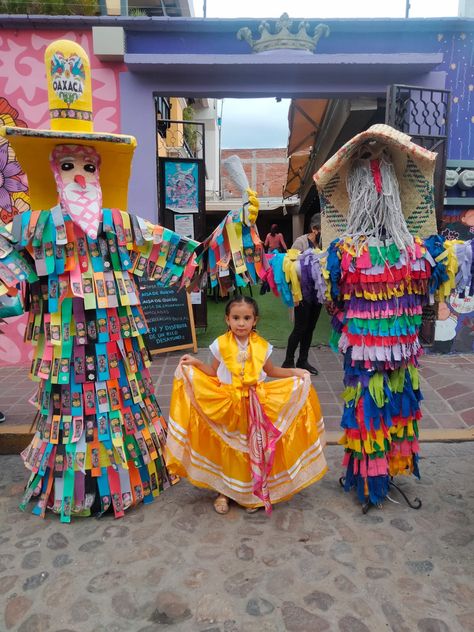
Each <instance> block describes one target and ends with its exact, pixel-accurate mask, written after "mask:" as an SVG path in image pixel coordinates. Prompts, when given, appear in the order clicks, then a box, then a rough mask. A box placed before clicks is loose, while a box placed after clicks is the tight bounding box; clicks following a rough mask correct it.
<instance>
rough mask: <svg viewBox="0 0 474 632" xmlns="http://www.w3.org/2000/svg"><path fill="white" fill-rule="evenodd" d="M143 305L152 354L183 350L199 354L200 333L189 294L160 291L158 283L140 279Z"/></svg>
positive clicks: (147, 339) (161, 289) (176, 290)
mask: <svg viewBox="0 0 474 632" xmlns="http://www.w3.org/2000/svg"><path fill="white" fill-rule="evenodd" d="M139 290H140V301H141V306H142V308H143V311H144V313H145V316H146V319H147V321H148V329H149V333H148V334H147V335H145V336H144V338H145V343H146V345H147V347H148V349H149V351H150V353H152V354H155V353H165V352H166V351H177V350H180V349H193V350H194V351H197V341H196V331H195V328H194V319H193V312H192V308H191V301H190V299H189V295H188V293H187V292H186V291H185V290H184V289H183V290H178V289H177V288H174V287H170V288H164V287H160V286H159V285H158V284H157V282H156V281H150V280H149V279H140V282H139Z"/></svg>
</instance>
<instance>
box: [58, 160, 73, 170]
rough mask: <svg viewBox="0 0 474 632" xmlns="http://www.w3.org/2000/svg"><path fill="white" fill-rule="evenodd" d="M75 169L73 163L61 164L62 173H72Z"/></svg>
mask: <svg viewBox="0 0 474 632" xmlns="http://www.w3.org/2000/svg"><path fill="white" fill-rule="evenodd" d="M73 169H74V163H73V162H63V163H62V164H61V171H72V170H73Z"/></svg>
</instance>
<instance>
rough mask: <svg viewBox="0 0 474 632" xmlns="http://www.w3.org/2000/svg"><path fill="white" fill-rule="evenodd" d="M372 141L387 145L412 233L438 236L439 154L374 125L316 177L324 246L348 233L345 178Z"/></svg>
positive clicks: (333, 158) (338, 152) (405, 137)
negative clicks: (360, 151) (435, 179)
mask: <svg viewBox="0 0 474 632" xmlns="http://www.w3.org/2000/svg"><path fill="white" fill-rule="evenodd" d="M370 142H378V143H379V144H383V145H385V147H386V149H387V150H388V153H389V154H390V156H391V159H392V162H393V166H394V168H395V172H396V174H397V179H398V184H399V187H400V200H401V203H402V210H403V215H404V216H405V220H406V222H407V226H408V230H409V231H410V233H412V234H414V235H419V236H420V237H427V236H429V235H432V234H433V233H436V232H437V227H436V215H435V206H434V188H433V174H434V168H435V161H436V155H437V154H435V153H433V152H431V151H428V150H427V149H424V148H423V147H420V145H416V144H415V143H412V142H411V139H410V137H409V136H407V135H406V134H403V133H402V132H400V131H398V130H396V129H393V127H390V126H389V125H373V126H372V127H369V129H368V130H366V131H365V132H362V133H361V134H357V136H354V138H352V139H351V140H349V141H348V142H347V143H346V144H345V145H343V146H342V147H341V149H339V151H337V152H336V153H335V154H334V156H332V158H330V159H329V160H328V161H327V162H326V163H325V164H324V165H323V166H322V167H321V168H320V169H319V170H318V171H317V173H316V174H315V175H314V181H315V182H316V186H317V188H318V191H319V198H320V201H321V234H322V238H323V240H324V244H325V245H328V244H329V243H330V242H331V241H332V240H333V239H336V238H337V237H340V236H341V234H342V233H344V231H345V230H346V226H347V216H348V212H349V196H348V194H347V187H346V177H347V174H348V171H349V169H350V167H351V162H352V158H353V157H354V154H355V153H356V152H357V150H358V149H359V148H360V147H361V146H362V145H363V144H364V143H370Z"/></svg>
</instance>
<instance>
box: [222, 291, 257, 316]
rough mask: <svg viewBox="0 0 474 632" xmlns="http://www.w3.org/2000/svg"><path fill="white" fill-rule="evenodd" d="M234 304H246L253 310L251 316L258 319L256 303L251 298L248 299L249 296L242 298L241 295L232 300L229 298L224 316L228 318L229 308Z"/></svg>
mask: <svg viewBox="0 0 474 632" xmlns="http://www.w3.org/2000/svg"><path fill="white" fill-rule="evenodd" d="M235 303H246V304H247V305H250V307H251V308H252V309H253V315H254V316H255V318H257V317H258V303H257V301H255V300H254V299H253V298H250V297H249V296H243V295H242V294H239V295H237V296H234V298H231V299H230V301H228V302H227V305H226V306H225V315H226V316H228V315H229V314H230V310H231V307H232V305H234V304H235Z"/></svg>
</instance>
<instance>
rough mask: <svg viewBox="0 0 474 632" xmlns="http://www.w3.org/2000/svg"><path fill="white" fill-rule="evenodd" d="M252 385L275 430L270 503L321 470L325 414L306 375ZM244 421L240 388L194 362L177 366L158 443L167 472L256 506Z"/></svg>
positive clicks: (294, 490) (313, 478)
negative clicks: (165, 428) (164, 435)
mask: <svg viewBox="0 0 474 632" xmlns="http://www.w3.org/2000/svg"><path fill="white" fill-rule="evenodd" d="M256 390H257V396H258V399H259V401H260V404H261V406H262V408H263V410H264V411H265V413H266V415H267V417H268V418H269V419H270V421H271V422H272V423H273V424H274V426H275V427H276V428H277V429H278V430H279V431H280V432H281V433H282V434H281V436H280V438H279V439H278V441H277V444H276V450H275V458H274V462H273V467H272V469H271V472H270V475H269V476H268V488H269V491H270V500H271V502H272V503H277V502H280V501H282V500H286V499H287V498H290V497H291V496H293V494H296V493H297V492H298V491H300V490H301V489H303V488H305V487H307V486H308V485H311V484H312V483H314V482H316V481H317V480H319V479H320V478H322V477H323V476H324V474H325V473H326V471H327V464H326V459H325V457H324V454H323V447H324V444H325V442H324V422H323V418H322V416H321V409H320V406H319V400H318V396H317V395H316V391H315V390H314V388H313V387H312V386H311V381H310V379H309V377H308V378H306V379H301V378H296V377H291V378H285V379H281V380H275V381H271V382H261V383H259V384H258V385H257V387H256ZM247 429H248V394H246V392H245V389H237V388H235V387H233V386H232V385H227V384H221V383H220V382H219V380H218V379H217V378H213V377H209V376H208V375H206V374H205V373H203V372H202V371H200V370H199V369H196V368H195V367H191V366H181V367H179V368H178V371H177V373H176V376H175V380H174V383H173V391H172V395H171V407H170V420H169V427H168V438H167V443H166V450H165V460H166V464H167V467H168V470H169V471H170V472H171V473H173V474H177V475H178V476H181V477H184V478H187V479H188V480H189V481H190V482H191V483H192V484H193V485H196V486H198V487H206V488H209V489H214V490H216V491H217V492H219V493H220V494H224V495H225V496H228V497H229V498H232V499H233V500H235V501H236V502H237V503H239V505H243V506H245V507H257V506H262V502H261V501H260V499H259V498H257V497H256V496H255V495H254V494H253V491H252V476H251V468H250V463H249V450H248V445H247Z"/></svg>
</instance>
